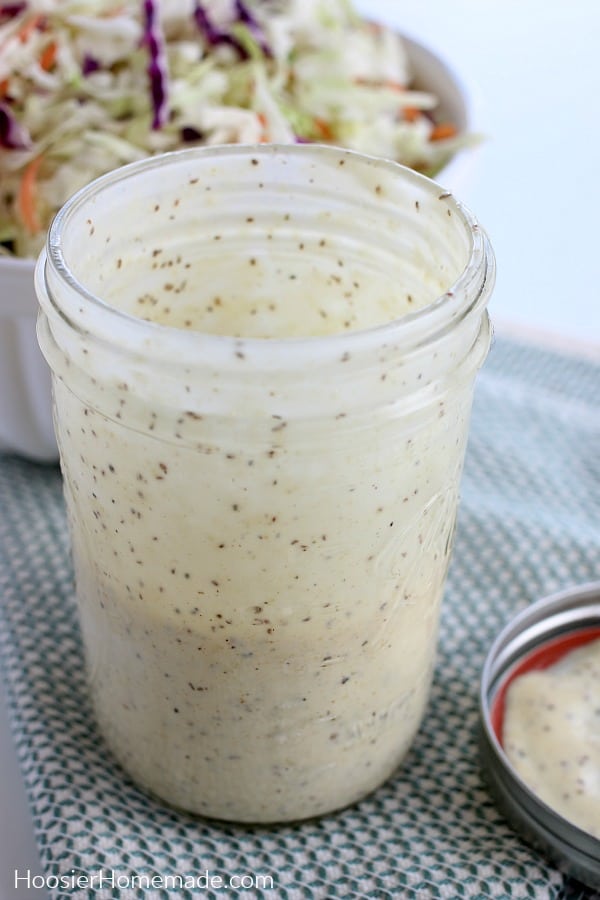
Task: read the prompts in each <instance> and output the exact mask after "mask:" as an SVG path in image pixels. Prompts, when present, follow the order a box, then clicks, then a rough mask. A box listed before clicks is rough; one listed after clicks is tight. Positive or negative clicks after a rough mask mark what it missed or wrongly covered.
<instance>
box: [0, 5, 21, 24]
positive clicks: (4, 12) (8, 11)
mask: <svg viewBox="0 0 600 900" xmlns="http://www.w3.org/2000/svg"><path fill="white" fill-rule="evenodd" d="M26 9H27V3H25V2H24V0H23V2H21V3H0V25H2V24H3V23H4V22H8V21H9V20H10V19H14V17H15V16H19V15H20V14H21V13H22V12H25V10H26Z"/></svg>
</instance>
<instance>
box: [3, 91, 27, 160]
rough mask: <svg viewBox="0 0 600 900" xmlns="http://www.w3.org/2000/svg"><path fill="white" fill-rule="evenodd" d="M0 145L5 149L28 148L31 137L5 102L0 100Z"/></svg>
mask: <svg viewBox="0 0 600 900" xmlns="http://www.w3.org/2000/svg"><path fill="white" fill-rule="evenodd" d="M0 147H4V149H5V150H28V149H29V147H31V138H30V137H29V134H28V133H27V131H26V130H25V129H24V128H23V127H22V125H20V124H19V123H18V122H17V120H16V119H15V117H14V116H13V114H12V112H11V111H10V108H9V107H8V105H7V104H6V103H2V102H0Z"/></svg>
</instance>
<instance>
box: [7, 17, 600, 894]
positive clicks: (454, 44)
mask: <svg viewBox="0 0 600 900" xmlns="http://www.w3.org/2000/svg"><path fill="white" fill-rule="evenodd" d="M356 5H357V7H358V8H359V9H360V10H362V11H364V12H365V14H367V15H368V16H369V17H370V18H373V19H380V20H381V21H385V22H387V23H389V24H392V25H394V26H395V27H397V28H398V29H399V30H401V31H404V32H405V33H406V34H408V35H409V36H411V37H414V38H415V39H416V40H418V41H419V42H420V43H424V44H426V45H428V46H429V47H430V48H431V49H432V50H434V51H437V52H438V53H440V54H441V55H442V56H443V57H444V58H445V59H446V61H447V62H449V63H450V64H451V66H452V67H453V68H454V69H455V70H456V71H457V72H458V74H459V76H460V78H461V80H462V81H463V83H464V84H465V86H466V87H467V90H468V92H469V95H470V97H471V106H472V112H473V120H474V121H473V124H474V126H475V128H476V129H477V130H478V131H481V132H483V133H484V134H485V136H486V140H485V143H484V144H483V145H482V147H481V148H480V150H479V151H478V152H477V154H476V157H475V159H474V161H473V165H472V166H470V170H469V171H468V173H467V175H466V177H465V178H463V179H461V181H462V183H461V185H460V186H458V185H457V186H454V185H452V186H451V187H455V192H456V193H457V195H458V196H459V198H460V199H462V200H463V201H464V202H466V203H467V205H469V206H470V207H471V209H472V210H473V212H474V213H475V214H476V215H477V217H478V218H479V220H480V221H481V223H482V224H483V225H484V227H485V228H486V229H487V231H488V233H489V235H490V238H491V240H492V243H493V245H494V248H495V251H496V255H497V260H498V281H497V287H496V291H495V294H494V298H493V301H492V304H491V307H490V309H491V313H492V317H493V319H494V320H495V323H496V327H497V329H498V331H503V330H504V331H505V330H507V328H508V329H511V330H513V331H514V330H515V328H516V329H517V330H518V332H519V333H520V334H523V335H525V336H531V335H534V336H535V338H536V340H542V341H545V342H546V343H550V344H555V345H558V346H563V347H566V348H569V349H570V350H575V351H577V352H584V353H586V354H587V355H590V354H591V355H593V356H595V357H596V358H600V289H599V285H600V241H599V238H600V177H599V172H600V165H599V163H600V158H599V157H600V151H599V148H600V128H599V125H598V122H599V116H598V91H599V90H600V58H599V55H598V37H599V36H600V4H598V2H597V0H568V2H566V0H564V2H563V0H452V2H450V0H413V2H407V0H402V2H401V0H397V2H394V0H387V2H386V0H360V2H358V0H357V3H356ZM599 389H600V385H599ZM1 701H2V695H1V692H0V900H15V898H21V897H23V898H25V897H32V896H36V897H40V898H42V897H43V896H44V894H43V892H42V891H31V892H29V891H27V890H20V891H16V890H14V888H13V877H14V876H13V871H14V869H15V868H19V869H20V870H25V869H27V868H31V869H32V871H33V872H39V862H38V860H37V852H36V849H35V843H34V840H33V835H32V830H31V823H30V821H29V818H28V815H27V813H26V806H25V798H24V793H23V787H22V782H21V778H20V774H19V769H18V765H17V762H16V756H15V754H14V749H13V747H12V743H11V740H10V736H9V732H8V724H7V719H6V713H5V710H4V708H3V705H2V702H1Z"/></svg>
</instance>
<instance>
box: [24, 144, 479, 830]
mask: <svg viewBox="0 0 600 900" xmlns="http://www.w3.org/2000/svg"><path fill="white" fill-rule="evenodd" d="M493 278H494V264H493V256H492V252H491V249H490V246H489V243H488V241H487V239H486V237H485V234H484V233H483V231H482V230H481V229H480V227H479V226H478V225H477V223H476V222H475V220H474V219H473V218H472V216H471V215H470V214H469V213H468V212H467V211H466V210H465V209H464V208H463V207H462V206H461V204H460V203H458V202H457V201H456V200H455V199H454V197H453V196H451V195H449V194H448V193H446V192H444V191H443V190H442V189H441V188H440V187H439V186H438V185H437V184H435V183H434V182H432V181H429V180H428V179H426V178H424V177H422V176H420V175H417V174H415V173H414V172H412V171H410V170H408V169H404V168H402V167H401V166H398V165H396V164H394V163H390V162H386V161H383V160H377V159H372V158H367V157H362V156H360V155H357V154H354V153H350V152H344V151H342V150H338V149H335V148H326V147H319V146H308V145H300V146H296V147H278V146H267V145H265V146H261V147H243V146H235V147H233V146H231V147H220V148H217V149H216V148H209V149H206V148H205V149H199V150H188V151H183V152H181V153H174V154H168V155H165V156H163V157H155V158H152V159H149V160H144V161H142V162H139V163H134V164H133V165H130V166H126V167H124V168H123V169H120V170H118V171H116V172H113V173H111V174H109V175H107V176H104V177H102V178H100V179H98V180H97V181H95V182H94V183H92V184H91V185H89V186H88V187H86V188H84V189H83V190H82V191H80V192H79V193H78V194H76V195H75V197H74V198H72V199H71V200H70V201H69V202H68V203H67V204H66V206H65V207H64V208H63V209H62V210H61V212H60V213H59V214H58V215H57V217H56V219H55V220H54V223H53V225H52V228H51V230H50V233H49V238H48V245H47V250H46V251H45V252H44V253H42V255H41V257H40V260H39V262H38V265H37V270H36V285H37V291H38V296H39V300H40V304H41V313H40V317H39V322H38V334H39V340H40V344H41V347H42V350H43V352H44V354H45V356H46V359H47V360H48V362H49V364H50V366H51V369H52V372H53V382H54V398H55V419H56V429H57V438H58V444H59V449H60V455H61V464H62V470H63V475H64V487H65V495H66V501H67V508H68V515H69V522H70V532H71V540H72V548H73V557H74V564H75V572H76V584H77V596H78V604H79V610H80V621H81V627H82V632H83V639H84V644H85V649H86V658H87V666H88V670H89V680H90V687H91V694H92V697H93V701H94V706H95V710H96V715H97V718H98V722H99V724H100V727H101V730H102V732H103V734H104V735H105V737H106V741H107V742H108V745H109V746H110V748H111V749H112V750H113V752H114V754H115V756H116V758H117V759H118V760H119V761H120V762H121V763H122V765H123V766H124V768H125V769H126V770H127V771H128V772H129V773H130V774H131V775H132V776H133V778H134V779H136V780H137V781H138V782H139V783H140V784H141V785H142V786H144V787H145V788H147V789H148V790H150V791H151V792H153V793H154V794H155V795H157V796H158V797H160V798H162V799H164V800H166V801H168V802H169V803H171V804H174V805H175V806H178V807H182V808H185V809H188V810H191V811H193V812H195V813H199V814H203V815H206V816H211V817H217V818H222V819H228V820H235V821H239V822H276V821H286V820H296V819H301V818H304V817H308V816H314V815H318V814H322V813H326V812H328V811H331V810H334V809H337V808H340V807H343V806H345V805H347V804H349V803H352V802H354V801H356V800H358V799H359V798H360V797H362V796H363V795H365V794H367V793H368V792H369V791H372V790H373V789H374V788H376V787H377V786H378V785H379V784H380V783H381V782H382V781H383V780H384V779H386V778H387V777H388V776H389V775H390V774H391V773H392V772H393V771H394V769H395V768H396V767H397V765H398V764H399V763H400V761H401V760H402V758H403V756H404V755H405V754H406V752H407V750H408V748H409V745H410V743H411V741H412V739H413V737H414V735H415V733H416V731H417V729H418V727H419V724H420V722H421V719H422V716H423V714H424V710H425V707H426V703H427V697H428V691H429V686H430V681H431V676H432V670H433V666H434V658H435V646H436V638H437V630H438V613H439V605H440V600H441V597H442V592H443V586H444V580H445V577H446V572H447V568H448V562H449V557H450V553H451V546H452V538H453V533H454V526H455V518H456V509H457V499H458V489H459V478H460V473H461V467H462V464H463V457H464V450H465V443H466V439H467V431H468V423H469V415H470V408H471V400H472V392H473V383H474V378H475V374H476V371H477V369H478V368H479V366H480V365H481V364H482V362H483V360H484V358H485V356H486V353H487V351H488V347H489V340H490V329H489V323H488V317H487V313H486V311H485V305H486V301H487V299H488V296H489V293H490V291H491V288H492V284H493Z"/></svg>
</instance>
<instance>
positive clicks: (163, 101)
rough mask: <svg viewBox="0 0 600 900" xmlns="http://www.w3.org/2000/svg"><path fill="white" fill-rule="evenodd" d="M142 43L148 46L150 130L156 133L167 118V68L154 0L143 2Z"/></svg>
mask: <svg viewBox="0 0 600 900" xmlns="http://www.w3.org/2000/svg"><path fill="white" fill-rule="evenodd" d="M144 23H145V28H144V39H143V40H144V43H145V44H146V45H147V46H148V52H149V54H150V62H149V64H148V70H147V71H148V77H149V79H150V95H151V97H152V110H153V116H152V128H153V129H154V130H155V131H156V130H158V129H159V128H162V126H163V125H164V124H165V122H166V121H167V118H168V114H169V111H168V104H167V78H168V74H167V67H166V63H165V52H164V36H163V33H162V29H161V27H160V20H159V17H158V11H157V4H156V2H155V0H144Z"/></svg>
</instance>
